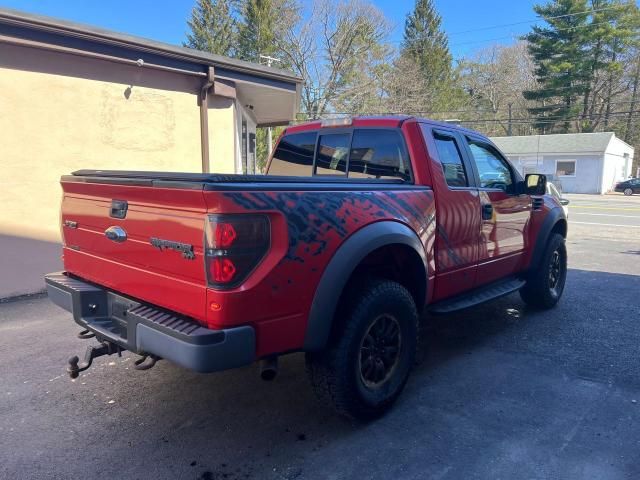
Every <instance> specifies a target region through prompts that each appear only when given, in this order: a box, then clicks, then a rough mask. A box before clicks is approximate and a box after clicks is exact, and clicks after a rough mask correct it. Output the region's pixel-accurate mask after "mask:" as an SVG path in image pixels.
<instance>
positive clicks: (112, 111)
mask: <svg viewBox="0 0 640 480" xmlns="http://www.w3.org/2000/svg"><path fill="white" fill-rule="evenodd" d="M299 89H300V79H299V78H297V77H295V76H293V75H292V74H290V73H288V72H285V71H282V70H278V69H273V68H267V67H264V66H262V65H257V64H253V63H248V62H242V61H238V60H233V59H229V58H225V57H221V56H217V55H211V54H207V53H203V52H199V51H195V50H191V49H186V48H182V47H176V46H173V45H167V44H163V43H159V42H155V41H150V40H146V39H141V38H137V37H132V36H129V35H123V34H118V33H114V32H110V31H105V30H102V29H98V28H93V27H88V26H85V25H78V24H74V23H69V22H65V21H60V20H55V19H51V18H47V17H41V16H35V15H28V14H24V13H21V12H16V11H11V10H3V9H0V205H1V206H2V207H1V208H0V298H3V297H8V296H13V295H20V294H25V293H31V292H35V291H39V290H41V289H42V286H43V283H42V275H43V274H44V273H47V272H50V271H54V270H56V269H59V268H60V261H59V255H60V248H59V225H58V223H59V219H58V215H59V211H58V210H59V200H60V193H61V189H60V186H59V183H58V182H59V178H60V176H61V175H63V174H68V173H70V172H72V171H74V170H78V169H83V168H92V169H126V170H164V171H190V172H220V173H253V172H255V130H256V127H257V126H268V125H283V124H287V123H288V122H289V121H291V120H292V119H293V118H294V116H295V112H297V111H298V106H299V98H300V94H299Z"/></svg>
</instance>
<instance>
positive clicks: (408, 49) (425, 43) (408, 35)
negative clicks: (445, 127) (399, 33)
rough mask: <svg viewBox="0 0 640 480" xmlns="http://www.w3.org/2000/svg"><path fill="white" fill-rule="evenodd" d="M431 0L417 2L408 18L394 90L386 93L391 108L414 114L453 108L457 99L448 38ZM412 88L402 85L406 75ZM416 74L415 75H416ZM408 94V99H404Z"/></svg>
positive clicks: (396, 64)
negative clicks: (409, 111) (413, 112)
mask: <svg viewBox="0 0 640 480" xmlns="http://www.w3.org/2000/svg"><path fill="white" fill-rule="evenodd" d="M441 27H442V19H441V18H440V15H439V14H438V12H437V11H436V8H435V6H434V3H433V0H417V1H416V4H415V8H414V10H413V11H412V12H411V13H410V14H408V15H407V19H406V21H405V26H404V37H403V41H402V45H401V48H400V54H399V57H398V58H397V59H396V60H395V61H394V66H395V69H394V70H395V71H394V77H395V81H394V82H393V85H394V87H395V89H394V90H390V91H389V96H390V103H391V104H392V107H396V108H397V107H404V108H405V109H406V108H407V107H409V108H410V109H411V110H413V111H425V110H441V109H443V108H444V109H450V108H452V107H455V106H456V104H457V102H456V99H457V98H458V97H459V96H460V93H461V91H460V89H459V88H457V81H456V80H457V79H456V77H455V75H454V72H453V68H452V57H451V53H450V52H449V46H448V39H447V35H446V34H445V33H444V32H443V31H442V28H441ZM406 72H409V73H410V75H409V78H408V79H406V81H411V82H413V83H414V84H413V85H411V86H409V85H403V80H404V76H405V73H406ZM416 74H417V75H416ZM407 90H411V92H410V95H411V96H410V97H407V96H406V93H407Z"/></svg>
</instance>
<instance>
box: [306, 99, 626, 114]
mask: <svg viewBox="0 0 640 480" xmlns="http://www.w3.org/2000/svg"><path fill="white" fill-rule="evenodd" d="M632 103H638V102H637V101H635V102H634V101H624V102H610V103H609V105H629V104H632ZM547 106H548V107H553V106H558V107H559V106H562V105H561V104H556V105H547ZM531 108H536V107H521V108H513V109H512V111H513V112H524V111H528V110H530V109H531ZM465 113H469V114H477V113H488V114H498V113H500V111H499V110H498V111H496V112H493V111H492V110H483V109H475V110H412V111H405V112H373V113H371V112H367V113H363V112H325V113H324V114H323V115H441V114H465ZM612 113H617V112H609V114H612ZM297 114H298V115H305V114H306V113H305V112H298V113H297ZM588 115H591V116H594V117H600V116H604V115H605V113H593V114H588Z"/></svg>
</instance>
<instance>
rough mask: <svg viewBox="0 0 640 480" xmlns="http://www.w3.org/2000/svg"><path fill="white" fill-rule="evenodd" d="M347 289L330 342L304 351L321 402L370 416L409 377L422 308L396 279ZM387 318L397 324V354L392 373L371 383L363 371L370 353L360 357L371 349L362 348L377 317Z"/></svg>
mask: <svg viewBox="0 0 640 480" xmlns="http://www.w3.org/2000/svg"><path fill="white" fill-rule="evenodd" d="M347 292H348V294H347V297H348V298H347V299H346V301H344V303H343V305H341V306H340V307H339V309H338V312H337V315H336V319H335V327H334V329H333V331H332V334H331V338H330V340H329V344H328V345H327V348H326V349H325V350H324V351H322V352H317V353H307V355H306V365H307V374H308V375H309V379H310V380H311V384H312V385H313V389H314V391H315V393H316V395H317V396H318V398H319V399H320V400H321V401H322V402H323V403H325V404H330V405H332V406H333V407H334V408H335V409H336V410H337V411H338V412H339V413H340V414H342V415H345V416H347V417H350V418H355V419H359V420H369V419H373V418H376V417H379V416H380V415H382V414H383V413H385V412H386V411H387V410H388V409H389V408H390V407H391V405H392V404H393V403H394V401H395V400H396V398H397V397H398V396H399V395H400V393H401V392H402V389H403V388H404V386H405V384H406V382H407V379H408V377H409V373H410V371H411V368H412V367H413V364H414V361H415V355H416V346H417V342H418V314H417V310H416V306H415V303H414V301H413V298H412V297H411V295H410V294H409V292H408V291H407V289H406V288H404V287H403V286H402V285H400V284H399V283H396V282H393V281H389V280H383V279H368V280H365V281H364V283H362V284H360V286H356V287H355V288H351V289H350V290H348V291H347ZM386 318H389V319H391V320H389V321H390V322H395V326H394V328H396V327H397V329H398V330H399V340H398V342H399V346H398V347H397V350H398V353H397V357H396V360H395V363H393V367H392V368H390V369H389V372H388V373H387V375H389V376H388V377H384V378H382V379H380V383H379V384H371V383H370V384H367V380H366V379H365V378H364V375H365V374H364V373H363V370H365V371H366V368H363V364H364V363H366V361H367V359H366V358H365V362H363V360H362V358H363V355H364V356H365V357H366V356H367V355H368V353H363V352H364V351H363V348H365V343H366V342H367V340H371V337H369V336H368V335H369V334H370V333H371V332H373V330H372V329H373V328H374V327H376V325H377V323H376V322H379V321H381V320H380V319H386ZM365 337H367V338H365ZM382 343H383V344H384V342H382ZM382 349H383V351H384V347H382ZM387 353H388V351H387ZM369 360H370V359H369ZM390 363H391V362H389V364H390ZM386 365H387V364H386V363H385V368H386ZM376 375H377V373H376ZM372 385H373V386H372Z"/></svg>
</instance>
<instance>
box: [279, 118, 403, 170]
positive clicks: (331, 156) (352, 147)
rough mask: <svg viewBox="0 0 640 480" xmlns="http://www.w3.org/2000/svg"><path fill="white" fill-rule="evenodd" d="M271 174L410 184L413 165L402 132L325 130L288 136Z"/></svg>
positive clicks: (281, 143) (368, 129) (280, 148)
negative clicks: (408, 182)
mask: <svg viewBox="0 0 640 480" xmlns="http://www.w3.org/2000/svg"><path fill="white" fill-rule="evenodd" d="M318 136H319V138H318ZM267 174H268V175H284V176H314V175H318V176H328V175H329V176H337V177H341V178H345V177H348V178H358V179H367V178H369V179H395V180H397V179H400V180H404V181H408V180H410V179H411V164H410V161H409V155H408V153H407V149H406V146H405V143H404V139H403V137H402V134H401V133H400V131H399V130H396V129H384V128H361V129H352V130H344V129H340V130H339V131H331V130H322V131H320V132H316V131H313V132H303V133H292V134H289V135H284V136H283V137H282V139H281V140H280V142H279V143H278V146H277V148H276V150H275V152H274V154H273V158H272V160H271V164H270V166H269V170H268V172H267Z"/></svg>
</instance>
